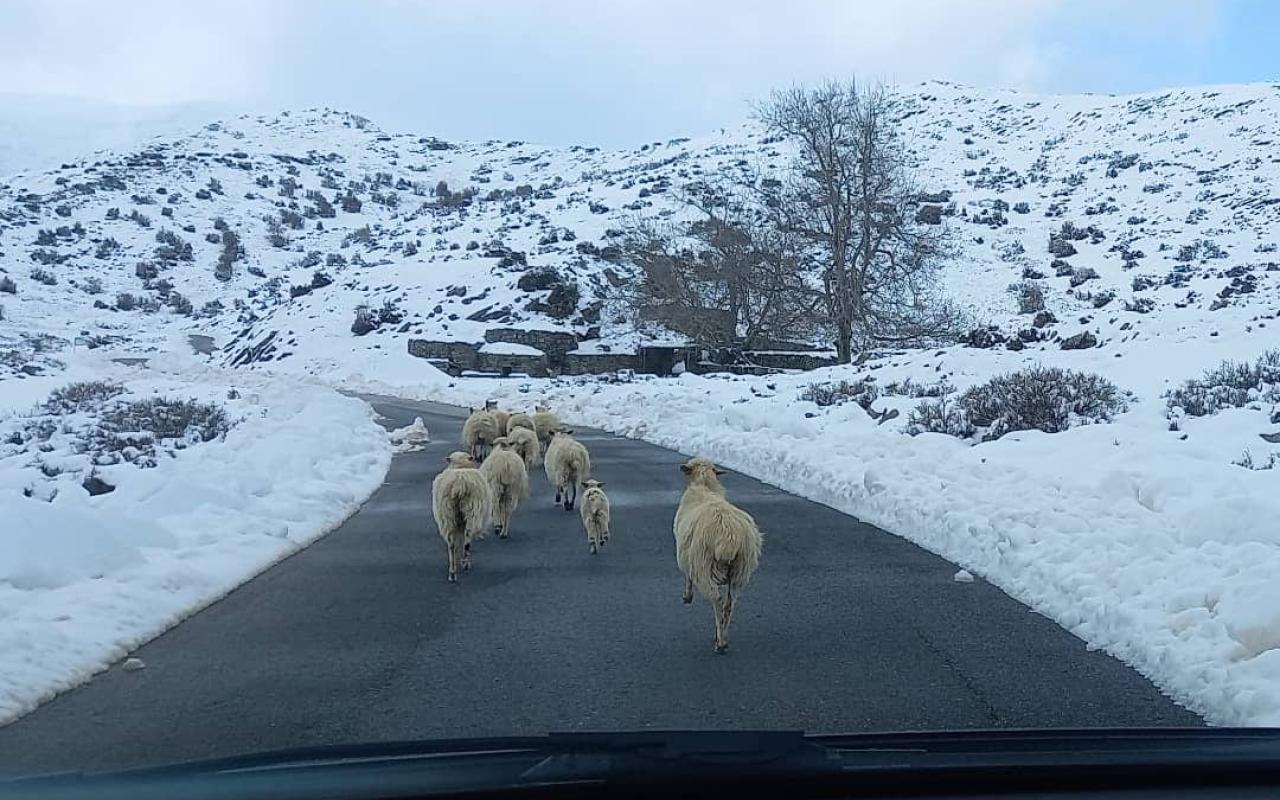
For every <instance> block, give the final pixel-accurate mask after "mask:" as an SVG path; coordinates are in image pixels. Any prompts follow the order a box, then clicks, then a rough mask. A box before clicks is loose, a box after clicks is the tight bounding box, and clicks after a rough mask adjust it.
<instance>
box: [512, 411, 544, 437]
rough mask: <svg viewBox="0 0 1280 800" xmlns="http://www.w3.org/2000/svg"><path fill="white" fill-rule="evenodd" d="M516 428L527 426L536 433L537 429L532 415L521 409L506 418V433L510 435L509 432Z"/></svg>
mask: <svg viewBox="0 0 1280 800" xmlns="http://www.w3.org/2000/svg"><path fill="white" fill-rule="evenodd" d="M516 428H528V429H529V430H531V431H533V432H534V433H537V431H538V429H537V427H535V426H534V424H533V417H531V416H529V415H528V414H526V413H524V412H523V411H517V412H515V413H514V414H512V415H511V416H510V417H508V418H507V434H508V435H510V433H511V432H512V431H514V430H515V429H516Z"/></svg>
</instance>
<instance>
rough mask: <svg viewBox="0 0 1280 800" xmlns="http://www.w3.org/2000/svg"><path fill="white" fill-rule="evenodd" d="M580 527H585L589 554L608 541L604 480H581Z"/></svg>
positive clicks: (607, 504) (607, 501)
mask: <svg viewBox="0 0 1280 800" xmlns="http://www.w3.org/2000/svg"><path fill="white" fill-rule="evenodd" d="M582 487H583V488H584V489H586V491H584V492H583V493H582V509H581V514H582V527H584V528H586V529H587V544H588V545H590V547H591V554H592V555H595V553H596V548H597V546H598V547H604V546H605V545H606V544H607V543H608V542H609V496H608V495H606V494H605V493H604V481H597V480H594V479H589V480H585V481H583V482H582Z"/></svg>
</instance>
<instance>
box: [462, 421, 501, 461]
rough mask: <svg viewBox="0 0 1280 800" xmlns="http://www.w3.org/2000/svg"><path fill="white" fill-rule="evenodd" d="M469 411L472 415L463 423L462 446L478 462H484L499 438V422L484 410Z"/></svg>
mask: <svg viewBox="0 0 1280 800" xmlns="http://www.w3.org/2000/svg"><path fill="white" fill-rule="evenodd" d="M469 410H470V411H471V415H470V416H469V417H467V421H466V422H464V423H462V446H463V447H465V448H467V452H469V453H471V457H472V458H474V459H475V460H476V461H483V460H484V457H485V456H486V455H487V454H488V452H489V448H490V447H492V446H493V440H494V439H497V438H498V421H497V420H495V419H494V418H493V414H491V413H489V412H488V411H485V410H484V409H483V408H473V409H469Z"/></svg>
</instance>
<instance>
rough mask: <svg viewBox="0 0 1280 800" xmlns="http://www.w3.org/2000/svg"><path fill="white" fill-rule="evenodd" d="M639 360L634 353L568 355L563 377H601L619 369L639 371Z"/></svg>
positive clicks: (565, 359) (565, 360)
mask: <svg viewBox="0 0 1280 800" xmlns="http://www.w3.org/2000/svg"><path fill="white" fill-rule="evenodd" d="M639 368H640V358H639V357H638V356H637V355H635V354H634V353H598V354H596V353H593V354H583V353H569V354H568V355H566V356H565V357H564V373H563V374H565V375H603V374H605V373H608V372H617V371H618V370H620V369H634V370H639Z"/></svg>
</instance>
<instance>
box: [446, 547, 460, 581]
mask: <svg viewBox="0 0 1280 800" xmlns="http://www.w3.org/2000/svg"><path fill="white" fill-rule="evenodd" d="M445 546H446V547H447V548H448V550H449V583H457V582H458V542H457V540H456V539H454V538H452V537H450V539H449V540H448V541H447V542H446V543H445Z"/></svg>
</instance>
